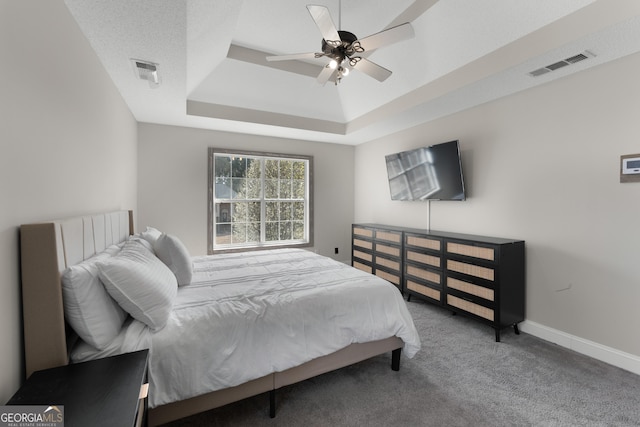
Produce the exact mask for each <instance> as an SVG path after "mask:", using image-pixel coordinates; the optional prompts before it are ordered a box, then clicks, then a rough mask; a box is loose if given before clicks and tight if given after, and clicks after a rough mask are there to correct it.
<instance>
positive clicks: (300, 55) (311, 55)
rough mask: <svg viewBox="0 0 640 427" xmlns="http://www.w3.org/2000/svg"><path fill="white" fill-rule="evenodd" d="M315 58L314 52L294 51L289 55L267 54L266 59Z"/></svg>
mask: <svg viewBox="0 0 640 427" xmlns="http://www.w3.org/2000/svg"><path fill="white" fill-rule="evenodd" d="M314 58H317V56H316V54H315V53H314V52H311V53H294V54H291V55H273V56H267V61H291V60H294V59H314Z"/></svg>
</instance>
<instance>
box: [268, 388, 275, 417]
mask: <svg viewBox="0 0 640 427" xmlns="http://www.w3.org/2000/svg"><path fill="white" fill-rule="evenodd" d="M269 417H271V418H275V417H276V391H275V390H270V391H269Z"/></svg>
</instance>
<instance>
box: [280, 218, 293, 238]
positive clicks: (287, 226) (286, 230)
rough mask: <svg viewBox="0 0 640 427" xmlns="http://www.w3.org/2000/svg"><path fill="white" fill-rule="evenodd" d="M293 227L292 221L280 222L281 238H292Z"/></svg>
mask: <svg viewBox="0 0 640 427" xmlns="http://www.w3.org/2000/svg"><path fill="white" fill-rule="evenodd" d="M291 227H292V223H291V221H287V222H281V223H280V240H291V236H292V231H291Z"/></svg>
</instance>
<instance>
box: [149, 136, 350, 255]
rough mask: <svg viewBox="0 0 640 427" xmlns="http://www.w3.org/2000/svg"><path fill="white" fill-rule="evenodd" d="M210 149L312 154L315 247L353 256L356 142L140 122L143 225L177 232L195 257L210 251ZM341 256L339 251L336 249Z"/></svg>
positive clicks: (173, 232) (329, 252)
mask: <svg viewBox="0 0 640 427" xmlns="http://www.w3.org/2000/svg"><path fill="white" fill-rule="evenodd" d="M207 147H216V148H227V149H238V150H245V151H262V152H268V153H284V154H304V155H312V156H313V166H314V186H315V190H314V196H315V199H314V210H315V218H314V219H315V237H314V239H315V245H314V250H316V251H317V252H318V253H320V254H322V255H326V256H331V257H333V258H335V259H337V260H341V261H342V260H344V261H348V260H350V258H351V253H350V249H351V240H350V233H351V221H352V219H353V179H354V177H353V153H354V148H353V147H351V146H344V145H336V144H326V143H316V142H305V141H297V140H287V139H281V138H271V137H262V136H254V135H242V134H234V133H225V132H215V131H208V130H201V129H191V128H183V127H176V126H162V125H154V124H147V123H141V124H140V125H139V126H138V196H139V197H138V209H139V210H138V218H139V221H138V226H139V229H144V227H146V226H153V227H156V228H158V229H160V230H162V231H165V232H167V233H171V234H175V235H176V236H178V237H179V238H180V239H181V240H182V241H183V242H184V243H185V245H186V246H187V248H188V249H189V251H190V252H191V254H192V255H204V254H206V253H207V155H208V154H207ZM336 247H337V248H338V250H339V254H338V255H334V248H336Z"/></svg>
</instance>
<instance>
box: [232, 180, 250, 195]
mask: <svg viewBox="0 0 640 427" xmlns="http://www.w3.org/2000/svg"><path fill="white" fill-rule="evenodd" d="M231 180H232V181H231V184H232V185H231V188H232V189H233V192H232V193H231V196H232V198H233V199H244V198H246V197H247V180H246V179H244V178H231Z"/></svg>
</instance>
